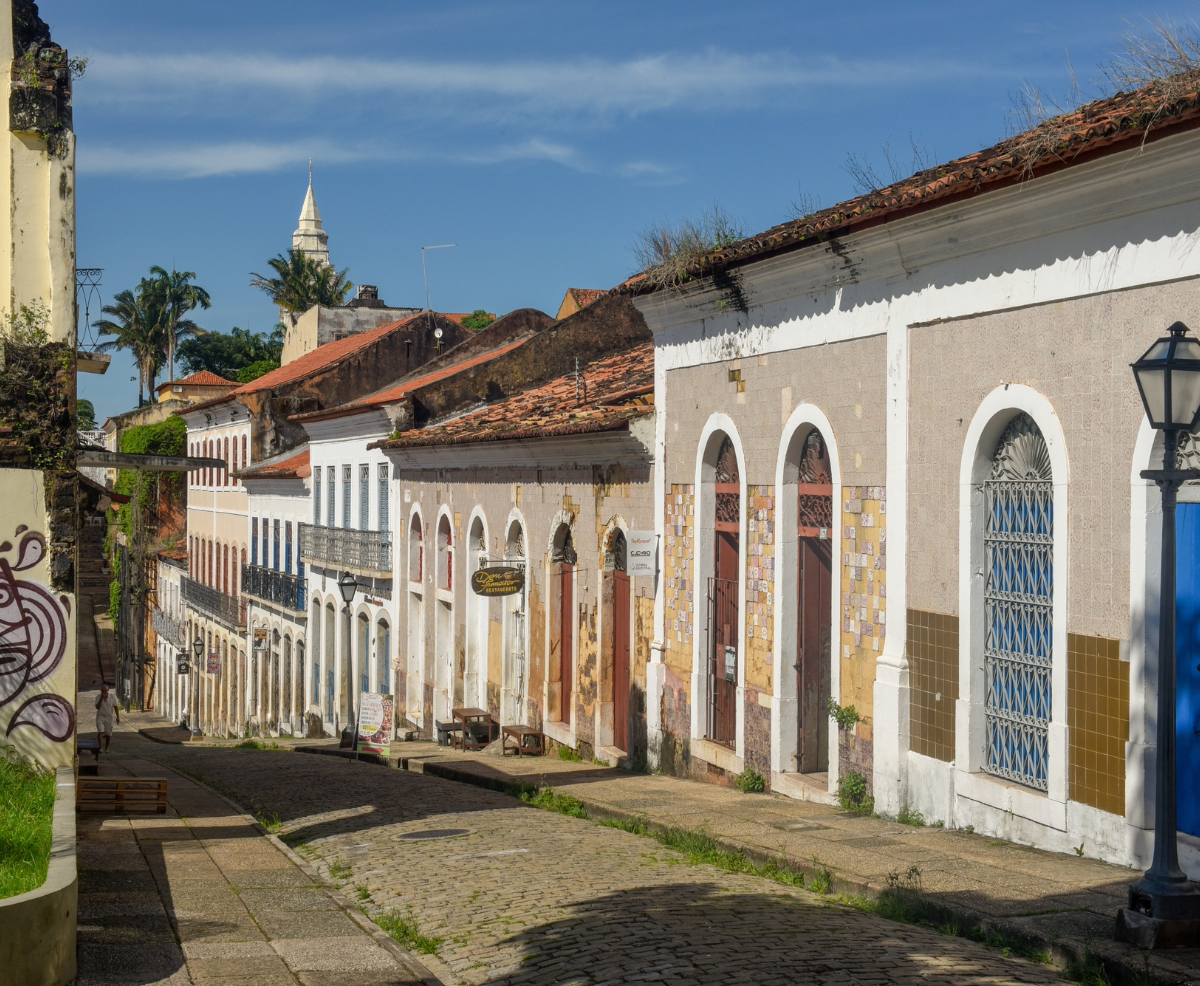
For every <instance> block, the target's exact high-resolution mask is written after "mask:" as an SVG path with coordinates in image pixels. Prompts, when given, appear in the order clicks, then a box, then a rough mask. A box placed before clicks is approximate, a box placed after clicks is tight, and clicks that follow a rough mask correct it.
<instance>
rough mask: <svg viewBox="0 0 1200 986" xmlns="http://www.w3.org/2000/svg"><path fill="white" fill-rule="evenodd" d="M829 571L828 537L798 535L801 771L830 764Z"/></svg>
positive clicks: (798, 749)
mask: <svg viewBox="0 0 1200 986" xmlns="http://www.w3.org/2000/svg"><path fill="white" fill-rule="evenodd" d="M832 584H833V573H832V570H831V566H830V557H829V542H828V541H818V540H817V539H815V538H810V537H802V538H801V539H800V605H799V607H798V609H799V616H800V625H799V627H797V634H796V640H797V642H798V644H799V646H798V648H797V650H798V653H797V662H796V671H797V675H796V680H797V682H798V688H799V693H800V694H799V699H800V719H799V723H798V725H799V732H800V735H799V736H798V737H797V744H796V763H797V769H798V770H799V771H800V772H801V773H803V774H812V773H819V772H821V771H825V770H828V769H829V728H828V726H827V718H828V714H829V713H828V708H829V695H830V685H829V676H830V664H831V660H832V657H831V653H830V647H831V645H832V629H833V627H832V617H831V615H830V613H831V609H830V607H831V605H832V600H831V599H830V592H831V588H832Z"/></svg>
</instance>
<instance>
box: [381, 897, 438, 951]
mask: <svg viewBox="0 0 1200 986" xmlns="http://www.w3.org/2000/svg"><path fill="white" fill-rule="evenodd" d="M374 921H375V923H376V924H377V925H379V927H381V928H382V929H383V930H384V931H386V932H387V933H388V934H389V935H390V936H391V937H392V938H393V939H394V940H395V941H396V943H397V944H399V945H400V946H401V947H403V948H407V949H408V950H409V951H410V952H421V953H423V954H425V955H437V950H438V949H439V948H440V947H441V944H442V941H443V939H441V938H437V937H434V936H433V935H423V934H421V927H420V925H418V924H417V919H416V916H415V915H414V914H413V912H412V908H411V907H410V908H409V909H408V910H407V911H406V912H405V913H404V914H401V913H400V912H399V911H396V910H388V911H382V912H381V913H379V914H376V915H375V916H374Z"/></svg>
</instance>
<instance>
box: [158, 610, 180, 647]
mask: <svg viewBox="0 0 1200 986" xmlns="http://www.w3.org/2000/svg"><path fill="white" fill-rule="evenodd" d="M152 623H153V626H154V632H155V633H156V634H158V635H159V636H160V637H162V639H163V640H165V641H166V642H167V643H168V644H170V645H171V646H172V647H174V648H175V649H176V650H187V646H188V642H187V634H186V633H185V632H184V626H183V621H181V620H179V619H177V618H176V617H174V616H168V615H167V614H166V613H164V612H163V611H162V610H161V609H159V608H158V607H155V609H154V614H153V616H152Z"/></svg>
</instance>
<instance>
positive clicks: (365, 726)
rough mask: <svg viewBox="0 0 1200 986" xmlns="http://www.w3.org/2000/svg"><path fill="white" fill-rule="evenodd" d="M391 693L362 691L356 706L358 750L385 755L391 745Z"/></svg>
mask: <svg viewBox="0 0 1200 986" xmlns="http://www.w3.org/2000/svg"><path fill="white" fill-rule="evenodd" d="M393 707H394V702H393V700H392V696H391V695H377V694H375V693H374V692H363V693H362V694H361V695H360V696H359V706H358V752H359V753H374V754H375V755H376V756H380V757H386V756H388V755H389V754H390V753H391V746H392V709H393Z"/></svg>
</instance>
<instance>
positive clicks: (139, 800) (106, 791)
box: [75, 777, 167, 815]
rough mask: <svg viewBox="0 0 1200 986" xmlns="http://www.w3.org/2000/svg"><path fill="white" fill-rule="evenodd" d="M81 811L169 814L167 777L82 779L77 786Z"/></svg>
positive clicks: (121, 813) (78, 806) (76, 795)
mask: <svg viewBox="0 0 1200 986" xmlns="http://www.w3.org/2000/svg"><path fill="white" fill-rule="evenodd" d="M75 807H76V810H78V811H111V812H116V813H117V814H119V815H123V814H125V813H126V812H131V811H154V812H157V813H158V814H160V815H165V814H166V813H167V781H166V778H165V777H80V778H79V780H78V782H77V783H76V787H75Z"/></svg>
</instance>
